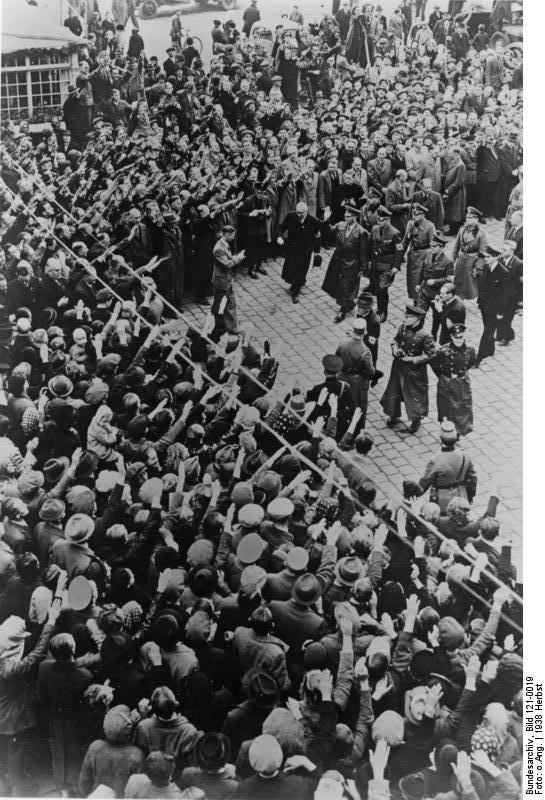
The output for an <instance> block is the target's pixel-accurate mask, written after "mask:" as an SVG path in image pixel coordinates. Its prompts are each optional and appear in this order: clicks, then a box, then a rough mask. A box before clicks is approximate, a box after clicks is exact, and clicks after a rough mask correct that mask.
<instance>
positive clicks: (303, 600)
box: [291, 572, 322, 606]
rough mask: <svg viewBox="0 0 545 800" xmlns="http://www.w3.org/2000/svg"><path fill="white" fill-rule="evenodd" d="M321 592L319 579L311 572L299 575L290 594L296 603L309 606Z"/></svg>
mask: <svg viewBox="0 0 545 800" xmlns="http://www.w3.org/2000/svg"><path fill="white" fill-rule="evenodd" d="M321 594H322V586H321V584H320V581H319V580H318V578H317V577H316V575H313V574H312V573H311V572H307V573H305V574H304V575H301V576H300V577H299V578H297V580H296V581H295V583H294V584H293V586H292V590H291V596H292V598H293V599H294V600H295V602H296V603H299V604H300V605H303V606H311V605H312V604H313V603H315V602H316V601H317V600H318V598H319V597H320V595H321Z"/></svg>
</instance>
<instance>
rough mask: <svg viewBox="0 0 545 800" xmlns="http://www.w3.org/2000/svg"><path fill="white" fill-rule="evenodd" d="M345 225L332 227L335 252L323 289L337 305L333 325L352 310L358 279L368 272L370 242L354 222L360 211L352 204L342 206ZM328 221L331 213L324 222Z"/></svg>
mask: <svg viewBox="0 0 545 800" xmlns="http://www.w3.org/2000/svg"><path fill="white" fill-rule="evenodd" d="M343 207H344V222H338V223H337V224H336V225H334V226H333V230H334V232H335V251H334V253H333V255H332V256H331V260H330V262H329V265H328V268H327V272H326V274H325V278H324V282H323V284H322V289H323V291H324V292H327V294H328V295H329V296H330V297H332V298H333V299H334V300H336V301H337V303H338V304H339V311H338V312H337V315H336V316H335V322H342V320H343V319H344V318H345V317H346V315H347V314H348V313H349V312H350V311H351V310H352V309H353V307H354V302H355V300H356V297H357V294H358V290H359V286H360V276H361V275H362V274H363V273H364V272H366V271H367V265H368V257H369V240H368V236H367V231H366V230H365V229H364V228H362V227H361V225H360V224H359V223H358V222H357V219H358V217H359V215H360V209H359V208H357V207H356V206H354V205H352V203H343ZM329 218H330V213H329V212H327V213H326V214H325V215H324V219H325V220H327V219H329Z"/></svg>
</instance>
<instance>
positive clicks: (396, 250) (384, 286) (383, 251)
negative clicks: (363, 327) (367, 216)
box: [369, 206, 403, 322]
mask: <svg viewBox="0 0 545 800" xmlns="http://www.w3.org/2000/svg"><path fill="white" fill-rule="evenodd" d="M391 216H392V215H391V213H390V211H389V210H388V209H387V208H386V207H385V206H379V207H378V209H377V222H376V223H375V225H373V227H372V228H371V233H370V235H369V253H370V258H369V262H370V263H369V266H370V278H371V285H370V291H371V292H372V293H373V294H374V295H375V297H376V298H377V311H378V315H379V320H380V322H385V321H386V319H387V317H388V303H389V296H388V288H389V287H390V286H391V285H392V283H393V281H394V278H395V276H396V274H397V273H398V272H399V270H400V269H401V261H402V259H403V244H402V241H401V239H402V237H401V233H400V232H399V231H398V230H397V228H394V226H393V225H392V224H391V222H390V217H391Z"/></svg>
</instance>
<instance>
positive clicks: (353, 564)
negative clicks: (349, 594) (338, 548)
mask: <svg viewBox="0 0 545 800" xmlns="http://www.w3.org/2000/svg"><path fill="white" fill-rule="evenodd" d="M362 570H363V565H362V563H361V561H360V560H359V558H357V557H356V556H345V557H344V558H341V559H340V560H339V561H337V563H336V564H335V577H336V578H337V580H338V581H339V582H340V583H342V584H343V586H353V585H354V584H355V583H356V581H357V580H358V578H360V577H361V573H362Z"/></svg>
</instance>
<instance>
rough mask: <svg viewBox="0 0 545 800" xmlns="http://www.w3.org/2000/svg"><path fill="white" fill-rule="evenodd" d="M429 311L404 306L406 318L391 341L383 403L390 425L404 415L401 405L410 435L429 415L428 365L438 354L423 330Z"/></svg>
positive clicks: (427, 334) (430, 338) (428, 335)
mask: <svg viewBox="0 0 545 800" xmlns="http://www.w3.org/2000/svg"><path fill="white" fill-rule="evenodd" d="M425 316H426V312H425V311H424V309H422V308H418V307H417V306H413V305H407V306H406V307H405V319H404V321H403V323H402V324H401V325H400V326H399V328H398V331H397V333H396V335H395V338H394V341H393V342H392V355H393V357H394V358H393V361H392V367H391V371H390V378H389V380H388V385H387V387H386V391H385V392H384V394H383V395H382V397H381V399H380V404H381V406H382V408H383V409H384V411H385V413H386V414H387V416H388V420H387V425H389V426H390V427H391V426H393V425H395V423H396V422H397V421H398V420H399V418H400V416H401V403H405V410H406V411H407V417H408V419H409V421H410V423H411V424H410V425H409V427H408V429H407V430H408V432H409V433H416V431H417V430H418V429H419V427H420V424H421V422H422V418H423V417H425V416H427V414H428V406H429V400H428V371H427V365H428V362H429V361H430V360H431V359H432V358H433V356H434V355H435V344H434V342H433V339H432V337H431V336H430V334H429V333H425V332H424V331H423V330H422V326H423V324H424V319H425Z"/></svg>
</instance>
